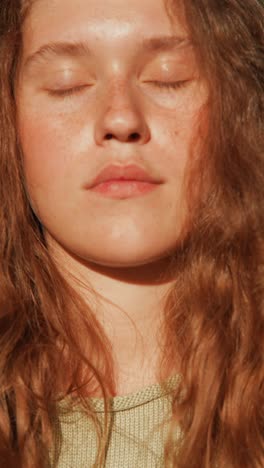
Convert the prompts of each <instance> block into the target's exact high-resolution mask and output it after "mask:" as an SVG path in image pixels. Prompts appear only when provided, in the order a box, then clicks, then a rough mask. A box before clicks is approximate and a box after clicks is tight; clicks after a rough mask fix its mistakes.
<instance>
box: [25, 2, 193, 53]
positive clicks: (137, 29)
mask: <svg viewBox="0 0 264 468" xmlns="http://www.w3.org/2000/svg"><path fill="white" fill-rule="evenodd" d="M175 32H176V33H177V34H178V35H182V36H184V35H185V34H186V28H185V26H184V24H183V23H182V21H180V19H179V18H177V17H176V16H175V17H174V19H173V21H171V19H170V18H169V16H168V14H167V12H166V8H165V4H164V1H163V0H125V1H124V0H35V1H34V2H33V6H32V8H31V10H30V13H29V15H28V17H27V19H26V21H25V24H24V30H23V33H24V43H26V45H27V47H29V48H30V49H31V51H33V50H34V49H37V48H39V47H41V46H42V44H43V43H45V42H46V41H47V40H49V41H50V42H55V41H58V40H60V41H65V42H66V41H75V40H80V41H82V40H83V41H85V40H87V39H89V37H90V38H91V39H95V40H97V41H98V42H99V41H100V39H101V40H102V39H103V42H104V44H106V43H109V41H110V42H111V44H114V43H115V42H116V43H118V44H120V43H121V42H122V41H129V40H130V39H131V40H132V41H133V40H135V39H136V38H142V37H148V36H153V35H160V36H162V35H167V34H174V33H175Z"/></svg>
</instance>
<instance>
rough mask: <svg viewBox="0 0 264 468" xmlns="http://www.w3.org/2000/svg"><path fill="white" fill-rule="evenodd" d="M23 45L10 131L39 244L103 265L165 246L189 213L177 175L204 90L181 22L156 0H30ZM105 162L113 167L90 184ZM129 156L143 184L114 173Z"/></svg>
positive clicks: (128, 261) (134, 259)
mask: <svg viewBox="0 0 264 468" xmlns="http://www.w3.org/2000/svg"><path fill="white" fill-rule="evenodd" d="M172 36H174V39H168V38H169V37H172ZM160 38H162V41H161V40H160ZM22 52H23V53H22V60H21V65H20V71H19V79H18V87H17V107H18V130H19V137H20V142H21V146H22V150H23V155H24V168H25V175H26V183H27V190H28V194H29V197H30V200H31V204H32V207H33V209H34V211H35V213H36V214H37V216H38V218H39V219H40V221H41V223H42V225H43V226H44V230H45V233H46V238H47V242H48V244H49V245H52V246H53V247H54V246H57V247H58V248H60V249H63V250H64V251H65V252H68V253H70V254H73V255H74V256H76V257H77V258H80V259H82V261H92V262H95V263H97V264H100V265H108V266H135V265H141V264H146V263H148V262H151V261H154V260H155V259H160V258H162V257H165V256H166V255H167V254H168V253H170V252H171V251H173V249H175V247H176V246H177V244H178V242H179V239H180V237H181V236H182V235H183V227H184V225H185V223H186V220H187V219H188V212H187V209H186V202H185V198H186V197H185V191H184V185H183V182H184V175H185V171H186V167H187V166H188V164H189V162H190V158H191V156H192V155H191V149H192V147H193V142H192V139H193V137H194V135H195V132H196V131H197V126H198V125H199V121H200V119H201V114H200V113H199V111H200V110H201V107H202V106H203V104H205V101H206V99H207V92H206V87H205V86H204V84H203V83H202V81H201V79H200V78H199V76H198V66H197V63H196V61H195V56H194V51H193V48H192V46H191V44H190V42H189V40H188V34H187V32H186V30H185V28H184V25H183V24H181V23H180V21H179V20H177V19H176V18H175V21H174V24H173V25H172V24H171V21H170V20H169V17H168V16H167V13H166V11H165V7H164V5H163V1H162V0H155V1H153V0H126V1H124V0H108V1H107V2H106V1H105V0H36V2H35V4H34V5H33V8H32V10H31V12H30V14H29V16H28V18H27V20H26V22H25V25H24V31H23V51H22ZM173 86H174V87H173ZM192 157H193V156H192ZM110 165H114V166H118V167H117V169H120V172H119V173H117V174H115V173H110V175H109V174H108V178H110V181H109V182H108V183H104V184H103V185H100V186H99V185H97V186H96V187H93V188H92V186H93V183H94V180H95V178H96V177H97V176H98V174H99V173H100V172H101V171H102V170H103V169H107V168H108V167H109V166H110ZM131 165H134V166H137V167H139V168H140V169H143V170H144V171H145V172H146V173H147V174H148V176H149V177H150V178H151V179H152V183H151V184H149V183H148V184H146V180H145V178H144V177H143V179H144V180H145V183H142V181H141V182H139V181H138V182H135V181H134V182H133V181H130V182H128V181H126V182H125V180H123V181H120V177H121V175H122V174H123V175H124V178H125V177H127V178H128V177H129V174H126V172H122V171H123V170H125V169H126V168H127V166H131ZM118 174H119V175H118ZM135 177H136V175H135V173H134V172H131V173H130V178H132V179H133V178H135ZM118 178H119V182H118V180H116V181H115V182H114V181H113V180H114V179H118ZM111 180H112V181H111ZM194 184H195V181H194Z"/></svg>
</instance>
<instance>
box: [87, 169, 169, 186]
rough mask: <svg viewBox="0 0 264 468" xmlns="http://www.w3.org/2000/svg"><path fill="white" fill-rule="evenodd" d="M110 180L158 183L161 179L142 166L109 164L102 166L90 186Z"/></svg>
mask: <svg viewBox="0 0 264 468" xmlns="http://www.w3.org/2000/svg"><path fill="white" fill-rule="evenodd" d="M110 181H138V182H148V183H151V184H160V183H162V181H161V180H160V179H157V178H155V177H153V176H151V175H150V174H148V173H147V172H146V171H145V170H144V169H143V168H141V167H139V166H137V165H129V166H117V165H114V164H111V165H109V166H107V167H106V168H104V169H103V170H102V171H101V172H100V173H99V174H98V175H97V177H96V178H95V179H94V180H93V182H92V184H91V186H90V188H95V187H96V186H97V185H99V184H102V183H105V182H110Z"/></svg>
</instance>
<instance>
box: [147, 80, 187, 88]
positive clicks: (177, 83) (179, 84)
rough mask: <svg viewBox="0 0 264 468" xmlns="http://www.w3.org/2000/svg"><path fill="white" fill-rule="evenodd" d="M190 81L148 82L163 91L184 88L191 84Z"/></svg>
mask: <svg viewBox="0 0 264 468" xmlns="http://www.w3.org/2000/svg"><path fill="white" fill-rule="evenodd" d="M189 81H190V80H183V81H148V82H147V83H150V84H152V85H153V86H157V87H158V88H161V89H165V90H166V89H174V90H175V89H179V88H183V87H184V86H186V85H187V84H188V83H189Z"/></svg>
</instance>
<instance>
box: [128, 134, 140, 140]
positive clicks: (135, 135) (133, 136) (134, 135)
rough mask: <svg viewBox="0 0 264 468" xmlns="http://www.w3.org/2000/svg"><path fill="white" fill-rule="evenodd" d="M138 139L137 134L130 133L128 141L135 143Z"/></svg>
mask: <svg viewBox="0 0 264 468" xmlns="http://www.w3.org/2000/svg"><path fill="white" fill-rule="evenodd" d="M138 139H139V134H138V133H131V135H130V137H129V140H130V141H137V140H138Z"/></svg>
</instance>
